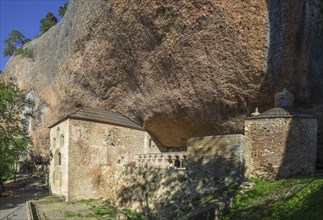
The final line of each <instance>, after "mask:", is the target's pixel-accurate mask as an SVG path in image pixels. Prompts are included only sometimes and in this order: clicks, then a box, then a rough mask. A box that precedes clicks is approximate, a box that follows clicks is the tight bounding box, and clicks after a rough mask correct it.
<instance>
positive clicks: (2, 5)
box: [0, 0, 68, 70]
mask: <svg viewBox="0 0 323 220" xmlns="http://www.w3.org/2000/svg"><path fill="white" fill-rule="evenodd" d="M67 1H68V0H0V49H1V54H0V59H1V60H0V61H1V66H0V70H3V69H4V66H5V64H6V62H7V60H8V59H9V57H3V55H2V51H3V48H4V43H3V41H4V40H5V39H6V38H7V36H8V35H9V33H10V31H11V30H19V31H21V33H22V34H23V35H25V37H26V38H30V39H33V38H34V36H35V35H36V34H38V33H39V26H40V20H41V19H43V18H45V16H46V14H47V12H52V13H53V14H54V15H55V16H56V17H57V19H58V20H60V19H61V18H60V17H59V16H58V8H59V6H62V5H64V3H65V2H67Z"/></svg>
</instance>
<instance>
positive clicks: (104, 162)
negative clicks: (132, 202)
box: [68, 120, 147, 200]
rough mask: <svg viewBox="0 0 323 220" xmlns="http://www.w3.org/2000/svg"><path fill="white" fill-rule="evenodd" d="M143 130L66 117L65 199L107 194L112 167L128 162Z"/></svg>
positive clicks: (140, 145) (137, 149) (138, 149)
mask: <svg viewBox="0 0 323 220" xmlns="http://www.w3.org/2000/svg"><path fill="white" fill-rule="evenodd" d="M145 137H146V138H147V136H146V135H145V132H144V131H139V130H134V129H129V128H124V127H118V126H114V125H107V124H101V123H94V122H89V121H80V120H70V139H69V142H70V145H69V154H70V158H69V170H70V172H69V189H70V190H69V198H68V199H69V200H75V199H76V200H78V199H89V198H99V197H109V196H111V195H113V193H112V192H111V190H113V184H114V183H112V182H110V181H109V176H111V175H112V176H113V175H114V173H115V172H114V170H118V169H119V168H122V167H123V165H125V164H127V163H131V160H132V158H131V155H133V154H135V153H136V152H142V151H143V149H144V147H145V146H144V145H145V143H146V142H147V141H145Z"/></svg>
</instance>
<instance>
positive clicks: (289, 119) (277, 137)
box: [244, 89, 317, 179]
mask: <svg viewBox="0 0 323 220" xmlns="http://www.w3.org/2000/svg"><path fill="white" fill-rule="evenodd" d="M293 100H294V97H293V95H292V94H291V93H290V92H289V91H287V89H284V90H283V91H282V92H280V93H277V94H276V96H275V105H276V106H275V108H272V109H270V110H268V111H266V112H264V113H261V114H254V116H252V117H249V118H247V119H246V121H245V140H246V145H245V153H244V154H245V163H246V169H247V175H249V176H256V177H263V178H267V179H276V178H280V177H286V176H290V175H292V174H295V173H299V172H305V173H312V172H314V171H315V168H316V156H317V154H316V151H317V117H316V116H313V115H309V114H306V113H303V112H301V111H299V110H297V109H296V108H294V106H293Z"/></svg>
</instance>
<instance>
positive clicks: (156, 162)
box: [134, 152, 188, 169]
mask: <svg viewBox="0 0 323 220" xmlns="http://www.w3.org/2000/svg"><path fill="white" fill-rule="evenodd" d="M134 157H135V160H136V166H137V167H154V168H164V169H168V168H170V167H171V166H172V168H174V169H185V168H186V165H187V159H188V158H187V152H165V153H147V154H136V155H135V156H134ZM170 164H172V165H170Z"/></svg>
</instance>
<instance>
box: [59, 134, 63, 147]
mask: <svg viewBox="0 0 323 220" xmlns="http://www.w3.org/2000/svg"><path fill="white" fill-rule="evenodd" d="M59 146H60V147H63V146H64V135H63V134H62V135H61V139H60V145H59Z"/></svg>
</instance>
